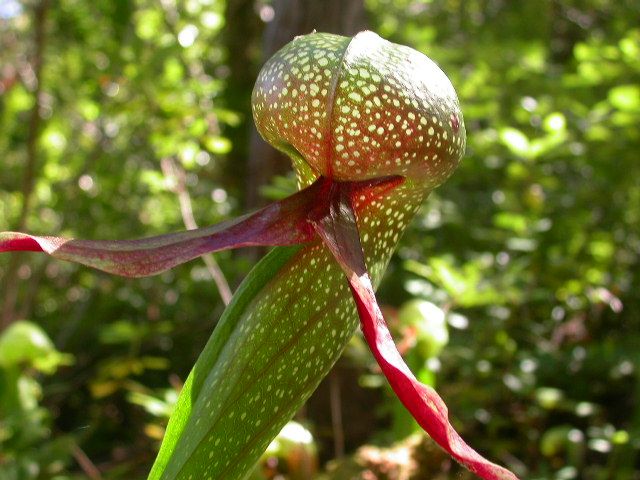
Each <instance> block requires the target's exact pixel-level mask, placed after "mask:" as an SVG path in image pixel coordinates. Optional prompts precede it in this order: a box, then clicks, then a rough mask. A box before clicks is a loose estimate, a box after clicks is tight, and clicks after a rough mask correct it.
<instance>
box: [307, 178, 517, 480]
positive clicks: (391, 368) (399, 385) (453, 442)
mask: <svg viewBox="0 0 640 480" xmlns="http://www.w3.org/2000/svg"><path fill="white" fill-rule="evenodd" d="M352 199H353V191H352V190H351V186H350V185H349V184H343V185H341V184H333V185H332V187H331V192H330V198H329V206H328V209H327V210H326V211H325V212H323V214H320V215H318V216H317V217H316V218H314V219H311V221H312V224H313V226H314V228H315V230H316V231H317V233H318V235H320V237H321V238H322V239H323V241H324V242H325V244H326V245H327V247H329V249H330V250H331V252H332V253H333V255H334V256H335V258H336V260H337V261H338V263H339V264H340V266H341V267H342V269H343V271H344V272H345V274H346V276H347V279H348V281H349V286H350V288H351V292H352V294H353V298H354V299H355V302H356V305H357V309H358V314H359V316H360V324H361V327H362V331H363V333H364V336H365V338H366V340H367V343H368V344H369V347H370V348H371V351H372V352H373V355H374V356H375V358H376V361H377V362H378V364H379V365H380V368H381V369H382V372H383V373H384V375H385V376H386V377H387V380H388V381H389V384H390V385H391V387H392V388H393V390H394V391H395V393H396V395H398V398H400V400H401V401H402V403H403V404H404V406H405V407H406V408H407V410H409V412H411V414H412V415H413V417H414V418H415V419H416V421H417V422H418V423H419V424H420V426H421V427H422V428H423V429H424V430H425V431H426V432H427V433H428V434H429V435H430V436H431V438H433V440H435V441H436V442H437V443H438V444H439V445H440V446H441V447H442V448H444V449H445V450H446V451H447V452H449V454H450V455H451V456H452V457H453V458H455V459H456V460H457V461H458V462H460V463H461V464H463V465H464V466H465V467H467V468H468V469H469V470H470V471H471V472H473V473H475V474H476V475H478V476H479V477H481V478H484V479H487V480H517V477H516V476H515V475H514V474H513V473H511V472H510V471H508V470H506V469H505V468H502V467H500V466H498V465H496V464H494V463H491V462H490V461H488V460H487V459H485V458H484V457H482V456H481V455H480V454H479V453H478V452H476V451H475V450H473V449H472V448H471V447H469V446H468V445H467V444H466V443H465V442H464V440H463V439H462V438H461V437H460V435H459V434H458V433H457V432H456V431H455V430H454V428H453V426H452V425H451V424H450V423H449V419H448V410H447V407H446V405H445V403H444V401H443V400H442V399H441V398H440V396H439V395H438V394H437V393H436V391H435V390H434V389H433V388H431V387H429V386H427V385H424V384H422V383H420V382H419V381H418V380H417V379H416V378H415V376H414V375H413V373H412V372H411V370H410V369H409V367H407V365H406V364H405V362H404V360H403V359H402V357H401V356H400V353H399V352H398V350H397V348H396V346H395V343H394V342H393V338H392V337H391V333H390V332H389V329H388V328H387V324H386V322H385V320H384V318H383V316H382V312H381V311H380V307H379V306H378V303H377V301H376V297H375V294H374V291H373V287H372V285H371V279H370V277H369V273H368V272H367V267H366V265H365V261H364V254H363V251H362V247H361V244H360V236H359V234H358V227H357V223H356V217H355V214H354V211H353V207H352Z"/></svg>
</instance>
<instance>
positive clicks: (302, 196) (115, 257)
mask: <svg viewBox="0 0 640 480" xmlns="http://www.w3.org/2000/svg"><path fill="white" fill-rule="evenodd" d="M325 184H326V180H324V179H320V180H318V181H316V182H315V183H314V184H313V185H311V186H310V187H308V188H306V189H304V190H301V191H300V192H297V193H295V194H294V195H291V196H290V197H287V198H285V199H284V200H281V201H279V202H275V203H273V204H271V205H269V206H267V207H265V208H263V209H262V210H259V211H257V212H255V213H253V214H249V215H246V216H243V217H240V218H238V219H235V220H231V221H228V222H223V223H220V224H218V225H214V226H210V227H205V228H199V229H196V230H190V231H186V232H180V233H172V234H168V235H160V236H157V237H149V238H144V239H139V240H120V241H106V240H99V241H90V240H76V239H65V238H59V237H37V236H33V235H28V234H25V233H17V232H4V233H0V253H1V252H8V251H12V250H13V251H15V250H20V251H35V252H44V253H47V254H49V255H51V256H53V257H55V258H58V259H61V260H68V261H72V262H76V263H81V264H83V265H87V266H89V267H93V268H97V269H98V270H103V271H105V272H108V273H113V274H116V275H122V276H125V277H144V276H149V275H154V274H157V273H160V272H162V271H164V270H167V269H169V268H172V267H175V266H176V265H180V264H182V263H185V262H188V261H189V260H192V259H194V258H196V257H198V256H200V255H203V254H205V253H208V252H213V251H220V250H226V249H230V248H238V247H245V246H258V245H261V246H272V245H294V244H299V243H305V242H309V241H311V240H313V239H314V237H315V233H314V231H313V229H312V228H311V227H310V226H309V224H308V223H307V222H306V217H307V213H308V212H309V210H311V209H312V208H313V207H314V206H315V205H317V203H318V198H319V197H320V196H321V192H322V191H323V189H324V188H325V186H324V185H325Z"/></svg>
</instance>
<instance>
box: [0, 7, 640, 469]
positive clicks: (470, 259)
mask: <svg viewBox="0 0 640 480" xmlns="http://www.w3.org/2000/svg"><path fill="white" fill-rule="evenodd" d="M37 3H38V2H37V1H36V0H34V1H33V2H31V1H29V2H24V3H21V4H18V3H17V2H7V4H6V5H9V6H8V7H7V6H5V5H2V7H1V8H0V44H1V45H2V48H0V132H1V133H0V159H1V160H0V167H1V171H2V174H1V175H0V230H7V229H13V228H16V226H17V225H18V224H19V223H20V221H21V218H20V217H21V208H22V205H23V197H22V193H21V192H22V185H23V182H24V178H25V175H26V174H25V171H26V169H25V165H26V164H27V163H28V161H29V157H30V155H32V154H31V153H30V148H29V142H30V138H31V135H32V133H31V132H30V129H31V128H32V125H31V122H30V120H29V119H30V116H31V112H32V109H33V108H34V105H35V99H34V93H33V92H34V91H35V88H36V83H37V80H38V79H36V78H34V73H33V68H32V67H33V66H32V65H31V63H30V62H31V61H32V60H31V59H32V58H33V55H34V53H33V52H34V35H33V32H34V29H35V24H34V22H35V21H36V20H35V16H34V14H33V8H34V6H36V4H37ZM365 3H366V7H367V9H368V12H369V20H370V24H371V28H372V29H374V30H376V31H377V32H378V33H380V34H381V35H382V36H384V37H386V38H388V39H389V40H392V41H395V42H398V43H404V44H408V45H411V46H412V47H414V48H417V49H419V50H421V51H423V52H425V53H426V54H427V55H429V56H430V57H431V58H433V59H434V60H435V61H437V62H438V63H439V64H440V66H441V67H442V68H443V70H444V71H445V72H447V74H448V75H449V76H450V78H451V80H452V82H453V84H454V85H455V86H456V89H457V91H458V93H459V96H460V99H461V103H462V106H463V111H464V114H465V122H466V126H467V131H468V149H467V156H466V158H465V160H464V162H463V164H462V166H461V167H460V169H459V170H458V172H457V173H456V174H455V175H454V176H453V177H452V179H451V180H449V181H448V182H447V184H445V185H444V186H443V187H442V188H440V189H439V190H438V191H437V192H436V193H435V194H433V195H432V196H431V198H430V199H429V201H428V202H427V203H426V204H425V205H424V207H423V208H422V210H421V211H420V213H419V215H418V218H417V219H416V221H415V222H414V225H413V227H412V228H411V229H410V231H409V232H408V233H407V235H406V236H405V238H404V240H403V241H402V246H401V248H400V251H399V253H398V255H397V256H396V257H395V258H394V259H393V260H392V263H391V265H390V269H389V272H388V275H387V278H386V280H385V282H384V283H383V284H382V286H381V289H380V299H381V302H382V303H385V304H386V305H387V308H386V310H387V311H386V312H385V313H387V317H388V318H389V319H390V321H391V323H392V324H393V326H394V328H395V333H396V335H397V339H398V340H399V343H402V341H404V340H407V339H408V340H407V342H405V344H406V346H407V349H406V350H405V353H406V355H407V358H408V359H409V361H410V363H412V367H413V368H414V369H415V370H416V371H422V370H421V369H424V372H423V373H419V375H421V377H422V378H424V379H427V377H428V376H430V377H429V378H430V379H431V381H433V382H435V383H437V386H438V389H439V390H440V391H441V393H442V395H443V397H444V398H445V399H446V400H447V402H448V404H449V407H450V410H451V412H453V416H454V419H455V423H456V424H457V425H458V426H459V427H460V429H461V430H462V431H463V434H464V436H465V438H467V439H468V440H469V442H470V443H471V444H472V445H475V446H477V447H478V449H480V450H481V451H483V452H484V453H486V454H487V456H488V457H489V458H493V459H497V460H499V461H500V462H502V463H505V464H507V465H509V466H510V467H511V468H513V469H515V470H516V471H517V472H518V473H519V474H521V475H522V477H523V478H530V479H558V480H560V479H578V478H579V479H594V480H599V479H638V478H640V473H639V472H640V456H639V455H638V454H639V450H640V406H639V405H640V379H639V372H638V368H639V367H640V295H639V294H638V291H639V290H640V278H639V277H640V261H639V259H640V163H639V162H638V151H640V129H639V128H638V125H640V27H638V21H637V20H638V18H640V5H639V4H638V2H637V1H635V0H621V1H618V2H607V1H603V0H580V1H579V0H562V1H560V0H557V1H551V0H549V1H539V0H523V1H519V2H506V1H502V0H467V1H461V0H422V1H418V0H393V1H392V0H367V1H366V2H365ZM268 4H269V3H268V2H266V3H264V2H260V5H258V6H257V7H256V12H259V11H261V8H263V7H264V5H268ZM11 5H13V7H11ZM278 5H279V3H278V2H275V3H274V6H275V7H278ZM225 13H226V2H225V1H223V0H208V1H205V0H200V1H196V0H185V1H177V2H171V1H167V2H165V1H163V2H151V1H148V0H137V1H136V2H125V1H95V2H83V1H80V0H59V1H57V2H52V3H51V4H50V5H49V7H48V10H47V12H46V29H45V37H44V44H43V47H44V48H43V52H44V53H43V67H42V78H41V79H40V81H41V89H42V90H41V93H40V96H39V101H38V104H39V112H40V116H41V119H42V120H41V125H40V128H39V131H38V132H37V133H38V135H37V141H36V145H35V146H36V153H37V158H36V159H37V162H36V167H37V168H36V169H35V173H34V178H33V181H34V190H33V198H32V201H31V203H30V207H29V209H28V211H27V215H26V218H25V219H24V220H25V222H26V228H27V229H28V230H30V231H32V232H34V233H41V234H47V233H50V234H58V235H67V236H82V237H90V238H105V239H108V238H131V237H139V236H144V235H151V234H158V233H164V232H167V231H173V230H178V229H181V228H183V225H182V223H183V220H182V216H181V210H180V203H179V199H178V195H176V185H175V179H174V178H173V177H172V176H171V175H169V174H168V173H167V171H166V170H163V168H162V160H163V159H171V160H172V161H174V162H176V163H177V164H178V165H179V166H180V168H181V169H183V170H184V172H185V179H186V188H187V190H188V192H189V193H190V195H191V198H192V205H193V214H194V217H195V218H196V220H197V221H198V222H199V223H201V224H203V225H205V224H211V223H216V222H219V221H221V220H224V219H226V218H229V217H231V216H234V215H237V214H238V213H240V212H241V211H242V208H241V205H242V204H243V200H244V193H243V192H244V187H245V185H244V184H245V181H246V179H244V178H243V176H242V172H244V171H245V167H244V164H243V163H242V162H243V161H246V158H244V159H243V158H239V157H238V156H237V155H234V152H238V151H241V152H246V151H247V150H248V149H247V147H246V145H239V144H237V143H233V142H232V141H231V140H230V138H232V137H233V138H237V135H235V136H232V135H231V134H229V132H230V131H231V130H232V129H248V127H249V125H250V118H251V116H250V112H248V111H234V110H230V109H229V108H228V105H238V104H245V103H246V102H238V101H237V99H232V98H230V96H229V95H230V93H229V92H230V91H234V92H235V90H233V89H232V88H230V86H229V85H228V82H227V79H228V78H229V66H228V63H229V62H228V59H229V56H230V55H234V54H237V53H238V52H229V51H226V50H225V48H224V43H223V42H222V39H223V34H224V33H225V32H227V31H229V30H230V29H236V30H241V29H242V26H238V25H234V24H232V23H229V22H228V19H227V18H226V17H225ZM256 15H257V13H256ZM265 18H267V17H265ZM259 41H260V39H256V38H247V42H254V43H255V47H256V49H257V48H259ZM251 61H253V58H251V59H247V68H251V69H256V67H257V65H255V63H251ZM234 94H237V92H236V93H234ZM244 95H245V98H248V96H249V95H250V92H249V91H246V92H244ZM247 138H248V137H247ZM292 185H293V184H292V182H291V181H290V179H289V178H285V177H278V178H276V179H274V181H273V182H272V184H271V185H270V186H268V187H266V188H265V189H264V192H263V193H264V194H265V196H268V197H270V198H278V197H281V196H282V195H284V194H286V193H287V192H289V191H290V190H291V188H292ZM12 258H13V257H12ZM216 258H217V260H218V261H219V263H220V266H221V269H222V270H223V271H224V272H225V274H226V276H227V278H228V279H229V281H230V282H231V283H232V284H233V285H235V284H237V282H238V280H239V279H240V278H242V277H243V276H244V275H245V274H246V272H247V271H248V269H249V268H250V266H251V265H250V264H251V262H250V260H248V259H247V258H246V257H243V256H241V255H238V254H231V253H221V254H218V255H217V256H216ZM11 262H12V260H11V259H10V258H9V256H7V255H4V256H2V257H0V282H2V283H0V285H2V286H1V287H0V299H3V298H4V294H5V292H6V291H8V290H9V289H10V286H11V285H12V284H16V285H17V289H18V290H17V302H16V307H15V309H13V310H14V311H13V312H11V313H12V317H13V319H15V320H20V319H28V320H29V321H30V322H33V323H22V322H19V323H13V325H12V326H11V327H10V328H9V329H8V330H5V331H4V332H3V333H2V339H0V357H1V358H0V375H1V376H2V390H0V396H2V398H3V399H8V400H3V401H2V403H0V477H1V478H5V477H6V478H16V479H22V478H53V477H54V476H55V475H58V477H56V478H70V477H73V476H77V477H79V478H84V477H85V476H86V475H88V473H87V472H88V470H87V467H86V465H85V466H84V467H83V468H81V467H80V462H79V461H78V454H77V450H75V447H74V445H75V446H77V445H79V446H80V447H81V449H82V451H83V452H84V453H86V456H87V457H88V458H90V459H91V460H92V462H93V463H94V464H95V465H96V466H97V467H98V468H99V470H100V471H101V472H102V475H103V476H104V477H105V478H127V479H129V478H139V477H143V476H144V474H145V473H146V471H147V470H148V468H149V465H150V463H151V462H152V460H153V458H154V455H155V451H156V449H157V447H158V442H159V440H160V438H161V436H162V432H163V428H164V425H165V424H166V419H167V415H168V414H169V412H170V411H171V408H172V405H173V403H174V402H175V396H176V392H177V389H179V387H180V384H181V381H182V380H183V379H184V378H186V375H187V373H188V371H189V369H190V367H191V365H192V364H193V362H194V360H195V358H196V357H197V355H198V353H199V351H200V349H201V348H202V346H203V344H204V341H205V340H206V338H208V336H209V333H210V331H211V329H212V328H213V326H214V325H215V322H216V319H217V318H218V317H219V315H220V313H221V311H222V310H223V308H224V305H223V304H222V302H221V300H220V297H219V295H218V293H217V291H216V289H215V285H214V284H213V283H212V281H211V279H210V276H209V274H208V271H207V268H206V267H205V265H204V264H202V263H201V262H199V261H195V262H192V263H191V264H189V265H186V266H183V267H180V268H178V269H176V270H174V271H172V272H167V273H165V274H162V275H160V276H159V277H157V278H150V279H143V280H136V281H132V280H123V279H118V278H112V277H109V276H106V275H103V274H101V273H97V272H94V271H89V270H87V269H83V268H80V267H77V266H74V265H71V264H66V263H61V262H54V261H51V260H49V259H47V258H41V257H36V256H20V257H18V263H17V265H16V267H15V269H14V271H13V273H14V274H13V276H12V277H11V278H7V273H8V272H10V271H11V269H12V268H13V267H12V265H11ZM415 299H419V300H421V301H424V302H430V303H429V304H430V305H433V306H434V307H436V309H437V310H434V311H439V312H442V313H443V314H444V315H445V317H444V318H445V319H446V321H447V324H448V335H449V340H448V343H447V342H446V341H444V342H441V341H439V343H438V345H437V348H435V349H432V346H431V345H430V344H429V345H427V346H426V347H425V344H424V342H427V343H428V342H429V341H431V340H428V339H427V340H423V343H422V344H421V343H420V341H418V340H416V337H415V336H414V337H411V336H410V335H409V336H407V325H406V324H405V322H403V321H402V320H401V319H400V316H399V315H397V314H396V312H395V309H400V308H401V307H402V306H403V305H406V303H407V302H410V301H413V300H415ZM2 301H3V300H0V302H2ZM410 305H411V304H410ZM405 308H409V307H406V306H405ZM400 311H402V310H400ZM405 312H406V310H405ZM403 316H404V317H405V319H404V320H405V321H406V322H408V324H411V323H412V322H414V319H413V318H412V319H409V320H407V317H406V314H405V315H403ZM429 321H431V320H429ZM436 323H437V320H436ZM36 325H38V326H36ZM438 328H442V326H438ZM409 330H411V329H409ZM445 331H446V329H445ZM45 332H46V333H45ZM11 336H13V338H14V339H13V340H11V341H10V342H9V341H7V340H6V338H11ZM34 338H40V339H41V341H39V342H35V343H34V342H33V339H34ZM411 338H413V340H414V341H413V343H412V342H411ZM29 339H31V340H29ZM20 342H22V343H20ZM20 344H22V345H23V346H24V347H23V348H18V347H19V345H20ZM445 344H446V345H445ZM420 345H422V346H420ZM413 346H416V348H412V347H413ZM361 347H362V345H360V346H358V343H357V340H356V342H354V346H353V347H350V351H349V353H350V355H349V356H348V359H349V362H351V364H352V365H354V366H355V367H356V368H357V369H358V371H359V372H360V374H362V375H364V377H363V382H362V383H364V384H366V385H368V386H369V387H368V388H375V389H379V388H380V385H381V384H382V383H383V382H379V381H378V382H376V381H371V379H372V378H375V375H377V373H376V370H375V367H374V365H373V363H372V362H371V360H370V356H368V354H366V353H365V354H362V350H361ZM60 351H62V352H67V354H71V355H73V359H74V362H73V364H72V365H71V364H70V362H69V359H70V358H71V357H69V356H65V355H66V354H61V353H59V352H60ZM434 355H437V361H434V360H433V359H432V360H431V361H429V357H433V356H434ZM11 359H13V360H11ZM61 362H62V363H61ZM44 365H46V366H47V367H44V368H43V366H44ZM54 371H55V375H49V373H53V372H54ZM372 375H373V377H372ZM423 375H424V376H423ZM9 397H11V398H10V399H9ZM376 398H382V399H383V400H382V405H380V404H377V403H376V404H373V405H365V406H363V408H377V409H378V410H379V412H380V415H379V422H377V423H375V424H372V425H368V426H366V428H367V429H368V431H369V435H370V438H377V439H379V440H381V441H386V442H393V441H398V440H402V439H401V438H400V437H401V436H403V435H404V434H405V433H409V432H410V431H411V424H410V423H409V424H407V423H404V424H403V423H402V419H401V417H400V416H399V415H401V414H400V413H397V414H396V413H394V410H395V409H396V408H397V402H396V401H395V400H393V399H392V397H391V396H389V397H388V398H387V397H385V396H381V397H376V396H372V400H371V401H372V402H373V401H375V399H376ZM349 401H350V400H349V392H348V391H345V392H343V398H342V402H343V404H347V403H349ZM394 402H395V403H394ZM307 414H308V416H309V417H313V416H314V415H313V412H307ZM350 421H355V420H352V419H345V426H344V428H345V429H346V430H348V429H349V428H350V427H349V422H350ZM403 425H404V426H403ZM407 425H408V427H407ZM322 428H326V423H325V424H324V425H323V424H322V422H321V421H319V420H317V430H318V432H321V431H322ZM329 428H330V426H329ZM352 428H353V427H352ZM312 431H313V428H312ZM358 446H359V445H352V444H349V443H348V442H347V445H346V447H347V450H348V451H352V450H355V449H356V448H357V447H358ZM74 452H75V454H74ZM320 454H321V457H322V458H325V459H326V458H329V457H331V452H330V445H329V446H326V445H325V446H324V450H321V451H320ZM72 458H75V461H74V460H72ZM5 472H6V473H5ZM416 478H419V477H416ZM420 478H421V477H420ZM427 478H430V477H427Z"/></svg>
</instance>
